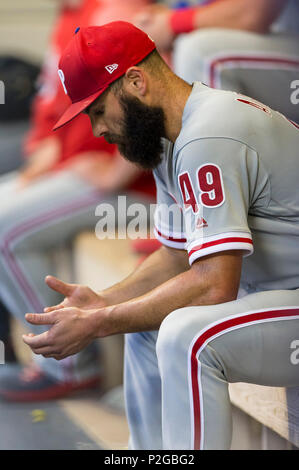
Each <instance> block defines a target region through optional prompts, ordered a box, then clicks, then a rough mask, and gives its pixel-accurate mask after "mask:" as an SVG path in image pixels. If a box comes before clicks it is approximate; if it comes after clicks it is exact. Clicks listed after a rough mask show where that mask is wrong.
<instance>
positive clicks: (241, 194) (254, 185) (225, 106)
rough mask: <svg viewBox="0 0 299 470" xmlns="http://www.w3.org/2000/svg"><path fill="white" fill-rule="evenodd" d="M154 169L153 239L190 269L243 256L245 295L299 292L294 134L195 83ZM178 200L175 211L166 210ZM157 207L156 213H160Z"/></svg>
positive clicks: (266, 112) (297, 136)
mask: <svg viewBox="0 0 299 470" xmlns="http://www.w3.org/2000/svg"><path fill="white" fill-rule="evenodd" d="M165 145H166V149H165V150H166V152H165V154H166V155H165V158H164V159H163V162H162V163H161V164H160V165H159V167H158V168H157V169H156V170H155V172H154V176H155V179H156V184H157V203H158V207H160V209H159V210H157V211H156V222H155V223H156V236H157V238H158V239H159V240H160V241H161V242H162V243H164V244H166V245H168V246H170V247H174V248H182V249H185V250H187V251H188V254H189V260H190V264H192V263H193V262H194V261H196V260H197V259H199V258H201V257H203V256H206V255H209V254H212V253H216V252H221V251H225V250H243V251H244V263H243V271H242V279H241V286H242V287H243V288H245V290H246V291H247V292H254V291H257V290H270V289H295V288H298V287H299V271H298V265H299V252H298V243H299V191H297V190H296V187H297V181H298V177H299V161H298V147H299V128H298V125H296V124H294V123H292V122H291V121H289V120H287V119H286V118H285V117H284V116H283V115H282V114H280V113H278V112H275V111H273V110H271V109H270V108H268V107H267V106H264V105H263V104H261V103H259V102H257V101H255V100H253V99H251V98H248V97H246V96H243V95H240V94H237V93H234V92H228V91H222V90H214V89H211V88H209V87H207V86H205V85H203V84H202V83H199V82H197V83H195V84H194V86H193V90H192V93H191V95H190V97H189V99H188V101H187V104H186V107H185V110H184V114H183V126H182V131H181V133H180V135H179V136H178V138H177V140H176V142H175V144H174V145H172V144H171V143H169V142H167V143H166V144H165ZM174 201H176V202H177V204H178V206H179V208H180V210H181V212H180V215H181V216H179V215H178V211H176V212H175V211H172V213H171V214H169V211H168V210H167V208H168V207H173V206H174ZM161 208H162V209H161Z"/></svg>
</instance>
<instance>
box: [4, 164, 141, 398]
mask: <svg viewBox="0 0 299 470" xmlns="http://www.w3.org/2000/svg"><path fill="white" fill-rule="evenodd" d="M11 176H12V175H11ZM3 179H5V181H6V182H5V183H4V184H5V185H6V191H7V192H8V191H9V190H10V191H11V194H12V192H13V185H14V184H15V182H14V179H13V177H12V178H11V179H10V181H9V178H8V177H6V178H5V177H3ZM1 190H2V191H3V193H4V190H5V187H4V185H3V187H2V185H1V186H0V192H1ZM116 201H117V198H116V197H115V196H110V198H109V197H105V196H104V194H103V193H100V192H99V191H97V190H95V189H94V188H92V187H91V186H90V185H89V184H87V183H86V182H84V181H83V180H81V178H79V177H78V176H76V175H75V174H74V173H72V172H69V171H64V172H61V173H60V174H58V175H56V176H53V177H48V178H47V179H44V180H42V181H40V182H38V183H36V184H34V185H32V186H31V187H30V188H27V189H24V190H22V191H21V192H20V193H19V194H15V195H14V197H7V198H6V203H5V204H3V207H2V208H1V209H0V251H1V260H0V297H1V298H2V300H3V302H4V303H5V305H6V306H7V308H8V309H9V311H10V312H11V313H12V314H13V315H14V316H16V317H17V318H18V319H20V320H21V321H24V315H25V313H26V312H42V311H43V308H44V307H45V306H48V305H55V304H57V303H58V302H60V301H61V297H60V296H59V295H58V294H57V293H55V292H54V291H51V290H50V289H49V288H48V287H47V286H46V285H45V283H44V277H45V276H46V275H47V274H50V273H53V265H52V259H51V256H49V252H50V251H51V250H53V249H55V246H57V244H59V243H63V242H67V241H70V240H72V239H73V237H74V236H75V235H76V234H78V233H80V231H81V230H83V229H94V228H95V225H96V222H97V217H96V216H95V209H96V207H97V206H98V204H99V203H101V202H110V203H111V204H116ZM132 201H134V202H136V195H133V196H132V199H131V202H132ZM128 203H130V201H129V200H128ZM99 243H100V241H99ZM27 326H28V325H27ZM31 329H32V331H33V332H34V333H36V334H38V333H41V332H42V331H43V330H44V329H47V328H45V327H38V328H31V326H30V330H31ZM97 357H98V354H97V351H96V350H95V347H94V345H91V346H90V347H88V348H86V349H85V350H84V351H82V352H81V353H79V354H78V355H76V356H72V357H71V358H68V359H66V360H63V361H56V360H54V359H45V358H43V357H42V356H39V357H38V360H37V358H35V361H36V362H37V361H38V364H39V367H40V369H41V370H42V372H43V373H44V374H45V375H46V378H45V377H40V380H41V382H42V381H43V380H44V379H45V380H44V383H45V388H46V389H47V390H48V389H51V387H52V386H53V390H52V389H51V390H49V393H50V394H51V393H53V397H54V395H55V394H56V395H55V396H57V395H58V394H59V393H60V392H61V393H65V392H66V391H67V390H68V388H71V387H72V385H74V387H78V386H80V385H82V386H85V385H88V384H90V383H93V382H94V381H96V380H98V377H99V365H98V360H97ZM53 381H54V382H55V383H58V385H57V384H56V385H57V386H56V385H55V384H53V383H52V382H53ZM51 383H52V386H51ZM64 384H65V385H66V386H65V387H64ZM30 387H31V384H30V383H29V382H28V381H27V382H24V381H23V382H22V381H20V380H19V378H18V377H15V374H14V376H12V377H10V379H8V378H7V375H6V380H5V381H4V380H1V378H0V395H2V396H6V397H7V398H9V397H11V399H18V396H19V399H20V400H23V399H26V397H27V395H28V397H29V399H32V400H33V399H41V398H43V397H44V396H46V392H43V390H41V389H40V390H38V388H39V387H38V386H37V385H36V389H37V390H36V394H34V393H32V389H31V388H30ZM18 388H19V389H20V390H19V392H17V389H18ZM40 388H43V385H42V383H41V387H40ZM14 391H15V392H16V393H14ZM27 392H28V393H27Z"/></svg>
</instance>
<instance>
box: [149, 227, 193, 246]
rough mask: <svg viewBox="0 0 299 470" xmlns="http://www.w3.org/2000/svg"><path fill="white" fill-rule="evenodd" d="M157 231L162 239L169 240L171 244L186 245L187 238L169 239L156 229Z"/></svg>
mask: <svg viewBox="0 0 299 470" xmlns="http://www.w3.org/2000/svg"><path fill="white" fill-rule="evenodd" d="M155 229H156V232H157V234H158V235H159V236H160V237H162V238H165V240H169V241H171V242H176V243H186V241H187V240H186V238H173V237H169V236H168V235H164V234H163V233H161V232H160V231H159V230H158V229H157V227H155Z"/></svg>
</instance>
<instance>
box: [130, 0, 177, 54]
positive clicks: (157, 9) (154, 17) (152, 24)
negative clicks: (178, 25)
mask: <svg viewBox="0 0 299 470" xmlns="http://www.w3.org/2000/svg"><path fill="white" fill-rule="evenodd" d="M171 11H172V10H171V9H170V8H167V7H166V6H164V5H160V4H158V5H151V6H149V7H147V8H145V9H144V10H143V11H142V12H141V13H139V14H138V15H136V17H135V18H134V20H133V23H134V24H135V25H136V26H137V27H138V28H140V29H142V30H143V31H145V32H146V33H147V34H148V35H149V36H150V37H151V38H152V39H153V40H154V41H155V43H156V46H157V48H158V49H159V51H160V52H161V53H165V52H169V51H170V49H171V48H172V43H173V40H174V34H173V32H172V30H171V28H170V15H171Z"/></svg>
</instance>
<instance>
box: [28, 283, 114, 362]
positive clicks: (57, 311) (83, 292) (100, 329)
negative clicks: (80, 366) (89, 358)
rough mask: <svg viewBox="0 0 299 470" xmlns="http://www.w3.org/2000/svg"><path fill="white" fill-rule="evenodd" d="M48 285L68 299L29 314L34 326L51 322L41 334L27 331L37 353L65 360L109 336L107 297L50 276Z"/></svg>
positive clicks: (29, 342)
mask: <svg viewBox="0 0 299 470" xmlns="http://www.w3.org/2000/svg"><path fill="white" fill-rule="evenodd" d="M45 282H46V284H47V285H48V286H49V287H50V288H51V289H53V290H55V291H56V292H59V293H60V294H62V295H64V296H65V298H64V300H63V301H62V302H61V303H60V304H58V305H55V306H52V307H47V308H45V309H44V313H41V314H38V313H27V314H26V316H25V318H26V320H27V322H28V323H31V324H32V325H50V329H49V330H47V331H45V332H44V333H41V334H39V335H34V334H33V333H29V334H24V335H23V341H24V343H26V344H27V345H28V346H29V347H30V348H31V349H32V351H33V352H34V353H35V354H41V355H43V356H44V357H53V358H54V359H57V360H61V359H64V358H65V357H68V356H70V355H73V354H76V353H77V352H79V351H81V350H82V349H83V348H84V347H86V346H87V345H88V344H89V343H90V342H91V341H93V340H94V339H95V338H97V337H100V336H105V331H104V330H105V329H104V324H105V318H106V315H107V313H108V309H107V308H106V305H105V302H104V300H103V299H102V298H101V296H100V295H98V294H96V292H94V291H93V290H92V289H90V288H89V287H86V286H81V285H79V284H68V283H65V282H63V281H61V280H59V279H57V278H55V277H53V276H47V277H46V279H45Z"/></svg>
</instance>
